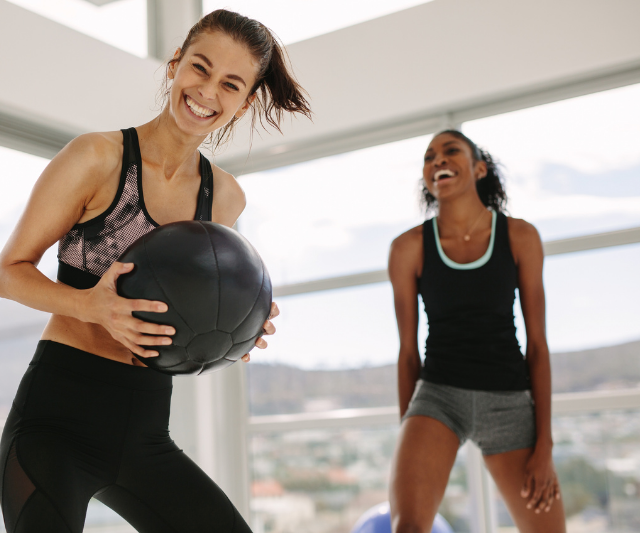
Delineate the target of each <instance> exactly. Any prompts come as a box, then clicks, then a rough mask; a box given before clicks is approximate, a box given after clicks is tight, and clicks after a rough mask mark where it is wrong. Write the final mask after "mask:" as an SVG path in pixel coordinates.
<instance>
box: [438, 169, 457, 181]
mask: <svg viewBox="0 0 640 533" xmlns="http://www.w3.org/2000/svg"><path fill="white" fill-rule="evenodd" d="M454 176H455V173H454V172H453V171H451V170H449V169H448V168H445V169H443V170H438V172H436V173H435V174H434V175H433V181H434V182H435V183H438V182H439V181H442V180H445V179H447V178H453V177H454Z"/></svg>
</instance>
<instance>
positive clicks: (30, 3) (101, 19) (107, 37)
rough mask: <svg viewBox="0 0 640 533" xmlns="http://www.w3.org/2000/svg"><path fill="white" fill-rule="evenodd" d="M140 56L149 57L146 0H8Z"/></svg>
mask: <svg viewBox="0 0 640 533" xmlns="http://www.w3.org/2000/svg"><path fill="white" fill-rule="evenodd" d="M8 1H9V2H11V3H12V4H17V5H19V6H20V7H24V8H25V9H28V10H29V11H33V12H34V13H38V15H42V16H43V17H46V18H48V19H51V20H54V21H56V22H58V23H60V24H63V25H64V26H68V27H69V28H73V29H74V30H76V31H79V32H81V33H84V34H86V35H90V36H91V37H94V38H95V39H98V40H100V41H104V42H105V43H108V44H110V45H112V46H115V47H117V48H120V49H122V50H125V51H126V52H129V53H131V54H134V55H137V56H139V57H146V56H147V2H146V0H117V1H115V2H112V3H109V4H106V5H103V6H96V5H93V4H91V3H90V2H88V1H87V0H8Z"/></svg>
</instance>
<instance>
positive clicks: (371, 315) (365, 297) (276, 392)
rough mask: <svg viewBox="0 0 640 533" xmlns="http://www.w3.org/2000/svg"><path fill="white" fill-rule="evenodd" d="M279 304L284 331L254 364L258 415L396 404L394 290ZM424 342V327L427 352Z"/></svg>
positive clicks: (365, 289) (359, 290)
mask: <svg viewBox="0 0 640 533" xmlns="http://www.w3.org/2000/svg"><path fill="white" fill-rule="evenodd" d="M277 301H278V306H279V307H280V310H281V314H280V316H279V317H278V318H277V319H276V321H275V324H276V327H277V329H278V331H277V333H276V335H274V336H273V337H270V338H269V348H268V349H267V350H266V351H264V352H258V353H255V352H253V354H254V355H252V360H251V364H249V365H247V375H248V379H249V383H248V391H249V395H250V406H251V407H250V408H251V413H252V414H253V415H266V414H278V413H296V412H309V411H327V410H331V409H344V408H356V407H382V406H389V405H396V403H397V389H396V360H397V357H398V347H399V344H398V334H397V329H396V321H395V315H394V310H393V297H392V293H391V285H390V284H389V283H378V284H373V285H364V286H361V287H353V288H349V289H340V290H334V291H323V292H317V293H310V294H305V295H300V296H289V297H286V298H279V299H278V300H277ZM422 318H423V317H422ZM425 338H426V326H425V324H424V320H421V323H420V331H419V339H420V340H419V346H420V349H421V350H422V347H423V346H424V339H425Z"/></svg>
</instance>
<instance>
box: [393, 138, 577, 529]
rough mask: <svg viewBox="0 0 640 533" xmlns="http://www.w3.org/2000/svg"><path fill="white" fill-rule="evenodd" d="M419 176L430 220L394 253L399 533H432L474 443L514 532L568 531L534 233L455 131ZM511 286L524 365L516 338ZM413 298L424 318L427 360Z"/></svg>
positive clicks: (479, 154)
mask: <svg viewBox="0 0 640 533" xmlns="http://www.w3.org/2000/svg"><path fill="white" fill-rule="evenodd" d="M423 180H424V192H425V200H426V204H427V208H428V209H429V208H433V207H437V212H438V214H437V216H434V217H433V218H431V219H429V220H427V221H426V222H425V223H424V224H423V225H421V226H418V227H416V228H413V229H411V230H409V231H408V232H406V233H404V234H402V235H400V236H399V237H398V238H396V239H395V240H394V242H393V244H392V246H391V252H390V256H389V276H390V278H391V283H392V285H393V291H394V302H395V309H396V317H397V321H398V330H399V335H400V354H399V360H398V388H399V400H400V413H401V415H402V419H403V421H402V426H401V431H400V437H399V442H398V448H397V450H396V455H395V458H394V463H393V469H392V480H391V514H392V523H393V529H394V532H395V533H413V532H418V531H430V528H431V524H432V523H433V520H434V518H435V515H436V512H437V510H438V506H439V505H440V502H441V501H442V498H443V495H444V491H445V488H446V485H447V482H448V478H449V474H450V471H451V468H452V467H453V463H454V461H455V458H456V454H457V450H458V448H459V446H460V445H462V443H463V442H464V441H465V440H466V439H470V440H472V441H474V442H475V443H476V444H477V445H478V446H479V447H480V449H481V450H482V453H483V456H484V459H485V464H486V465H487V468H488V470H489V472H490V473H491V475H492V476H493V478H494V480H495V482H496V484H497V486H498V489H499V490H500V492H501V493H502V496H503V498H504V501H505V502H506V504H507V507H508V509H509V511H510V513H511V515H512V518H513V520H514V522H515V523H516V525H517V526H518V528H519V530H520V531H526V532H540V533H564V531H565V523H564V510H563V506H562V502H561V501H560V489H559V486H558V480H557V477H556V473H555V469H554V466H553V460H552V455H551V450H552V446H553V442H552V437H551V370H550V363H549V350H548V347H547V342H546V337H545V303H544V289H543V285H542V262H543V251H542V243H541V241H540V237H539V235H538V233H537V231H536V230H535V228H534V227H533V226H532V225H531V224H529V223H527V222H525V221H524V220H518V219H513V218H508V217H506V216H505V215H504V213H503V209H504V206H505V204H506V195H505V193H504V190H503V187H502V183H501V180H500V176H499V174H498V172H497V169H496V165H495V164H494V162H493V161H492V159H491V156H490V155H489V154H488V153H486V152H483V151H481V150H479V149H478V147H477V146H476V145H475V144H474V143H473V142H472V141H471V140H470V139H468V138H467V137H466V136H465V135H463V134H462V133H460V132H458V131H455V130H447V131H444V132H441V133H439V134H437V135H436V136H435V137H434V138H433V140H432V141H431V143H430V144H429V147H428V149H427V151H426V154H425V158H424V168H423ZM516 288H517V289H518V291H519V295H520V302H521V305H522V312H523V315H524V319H525V325H526V332H527V346H526V352H525V354H526V357H524V356H523V354H522V352H521V350H520V347H519V345H518V341H517V339H516V335H515V326H514V315H513V306H514V299H515V290H516ZM419 295H420V296H421V297H422V299H423V302H424V307H425V311H426V313H427V317H428V323H429V335H428V338H427V343H426V350H425V360H424V364H421V361H420V355H419V349H418V346H417V343H416V337H417V327H418V312H419V310H418V296H419Z"/></svg>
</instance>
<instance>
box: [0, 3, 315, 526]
mask: <svg viewBox="0 0 640 533" xmlns="http://www.w3.org/2000/svg"><path fill="white" fill-rule="evenodd" d="M166 69H167V70H166V75H167V79H166V80H165V81H166V89H167V90H166V94H165V96H166V100H167V102H166V105H164V107H163V109H162V111H161V113H160V114H159V115H158V116H157V117H156V118H155V119H154V120H152V121H151V122H149V123H147V124H144V125H142V126H139V127H136V128H129V129H124V130H122V131H114V132H106V133H90V134H86V135H82V136H80V137H78V138H77V139H75V140H73V141H72V142H71V143H69V145H68V146H66V147H65V148H64V149H63V150H62V151H61V152H60V153H59V154H58V155H57V156H56V157H55V158H54V159H53V160H52V161H51V163H50V164H49V165H48V167H47V168H46V169H45V171H44V172H43V174H42V176H41V177H40V179H39V180H38V182H37V184H36V186H35V188H34V190H33V193H32V195H31V198H30V200H29V203H28V205H27V208H26V210H25V213H24V214H23V216H22V217H21V219H20V221H19V223H18V225H17V226H16V229H15V231H14V233H13V235H12V237H11V238H10V239H9V241H8V243H7V245H6V246H5V248H4V250H3V251H2V255H1V256H0V297H3V298H9V299H12V300H15V301H18V302H20V303H22V304H24V305H27V306H30V307H33V308H35V309H39V310H41V311H45V312H48V313H51V314H52V317H51V319H50V321H49V323H48V325H47V327H46V329H45V331H44V333H43V335H42V340H41V341H40V343H39V344H38V347H37V349H36V353H35V356H34V358H33V361H32V362H31V364H30V365H29V369H28V370H27V372H26V374H25V376H24V378H23V380H22V382H21V384H20V387H19V389H18V393H17V395H16V398H15V401H14V403H13V407H12V410H11V412H10V414H9V417H8V419H7V421H6V424H5V427H4V431H3V434H2V441H1V443H0V502H1V505H2V514H3V518H4V522H5V525H6V530H7V532H8V533H34V532H38V533H53V532H55V533H63V532H64V533H80V532H81V531H82V530H83V527H84V519H85V514H86V510H87V505H88V502H89V500H90V498H92V497H95V498H97V499H99V500H100V501H102V502H104V503H105V504H106V505H108V506H110V507H111V508H112V509H114V510H115V511H116V512H117V513H119V514H120V515H122V516H123V517H124V518H125V519H126V520H127V521H129V522H130V523H131V524H132V525H133V526H134V527H135V528H136V529H137V530H138V531H140V532H146V533H165V532H166V533H169V532H171V533H176V532H193V533H203V532H205V531H220V532H224V533H226V532H229V533H231V532H247V531H249V527H248V526H247V524H246V523H245V522H244V520H243V519H242V517H241V516H240V515H239V513H238V512H237V510H236V509H235V508H234V506H233V505H232V504H231V502H230V501H229V499H228V498H227V497H226V496H225V495H224V493H223V492H222V491H221V490H220V489H219V488H218V487H217V485H216V484H215V483H214V482H213V481H212V480H211V479H210V478H209V477H208V476H207V475H206V474H205V473H204V472H203V471H202V470H201V469H200V468H198V466H197V465H196V464H195V463H193V462H192V461H191V460H190V459H189V458H188V457H187V456H186V455H185V454H184V453H183V452H182V450H181V449H180V448H179V447H178V446H177V445H176V444H175V443H174V442H173V441H172V440H171V437H170V436H169V430H168V422H169V405H170V397H171V377H170V376H167V375H165V374H161V373H158V372H155V371H154V370H151V369H148V368H146V366H145V365H144V364H142V363H140V362H139V361H138V359H137V358H136V357H133V355H132V352H133V353H135V354H137V355H139V356H141V357H143V358H144V357H154V356H156V355H157V352H156V351H155V350H154V349H153V346H155V345H161V344H170V343H171V335H172V334H173V333H174V331H173V329H172V328H170V327H168V326H162V325H156V324H151V323H147V322H143V321H141V320H138V319H136V318H134V317H133V316H132V312H133V311H151V312H164V311H166V310H167V306H166V304H164V303H162V302H154V301H146V300H127V299H124V298H121V297H119V296H118V294H117V292H116V280H117V278H118V276H120V275H121V274H124V273H126V272H129V271H130V270H131V268H132V267H133V265H130V264H127V265H125V264H122V263H119V262H117V258H118V257H119V256H120V254H121V253H122V251H124V250H125V249H126V248H127V247H128V245H129V244H130V243H131V242H133V241H134V240H136V239H137V238H138V237H140V236H142V235H144V234H145V233H147V232H149V231H151V230H153V229H154V228H155V227H157V226H158V225H161V224H166V223H169V222H175V221H179V220H193V219H197V220H212V221H215V222H218V223H220V224H224V225H226V226H229V227H231V226H233V225H234V223H235V222H236V220H237V218H238V216H239V215H240V213H241V212H242V210H243V209H244V205H245V200H244V194H243V192H242V190H241V188H240V186H239V185H238V184H237V182H236V181H235V179H234V178H233V176H231V175H230V174H227V173H226V172H224V171H222V170H221V169H219V168H217V167H215V166H212V165H211V164H210V162H209V161H208V160H207V159H206V158H205V157H203V156H202V155H201V154H200V153H199V152H198V147H199V146H200V145H201V144H202V142H203V141H205V139H206V138H207V137H211V138H212V141H213V144H214V146H217V145H218V144H220V143H221V142H224V140H225V139H226V138H228V137H229V134H230V133H231V132H232V130H233V128H234V126H235V124H236V123H237V122H238V120H240V118H241V117H242V116H243V115H244V114H245V113H246V112H247V111H250V112H251V114H252V115H253V118H254V120H255V119H257V120H259V121H260V123H262V122H263V120H266V122H267V123H269V124H271V125H272V126H274V127H276V128H278V126H279V123H280V120H281V118H282V115H283V112H292V113H302V114H303V115H306V116H309V115H310V110H309V106H308V103H307V101H306V99H305V96H304V92H303V90H302V88H301V87H300V86H299V85H298V83H297V82H296V81H295V79H294V78H293V76H292V75H291V73H290V72H289V69H288V67H287V65H286V62H285V56H284V52H283V50H282V49H281V47H280V45H279V44H278V42H277V41H276V39H275V37H274V36H273V35H272V33H271V32H270V31H269V30H268V29H267V28H266V27H265V26H263V25H262V24H260V23H259V22H257V21H255V20H252V19H249V18H247V17H243V16H241V15H238V14H237V13H233V12H230V11H226V10H217V11H214V12H212V13H210V14H209V15H207V16H205V17H204V18H202V19H201V20H200V22H198V23H197V24H196V25H195V26H194V27H193V28H192V29H191V31H190V32H189V34H188V35H187V38H186V39H185V41H184V43H183V45H182V47H181V48H179V49H178V50H177V51H176V53H175V55H174V57H173V58H172V59H171V60H170V61H169V62H168V63H167V65H166ZM124 82H125V83H126V80H124ZM70 89H71V88H70ZM73 90H82V88H77V87H75V88H73ZM129 90H136V88H135V87H129ZM103 104H104V103H103V102H96V105H103ZM105 109H106V108H105ZM57 241H59V255H58V257H59V260H60V268H59V271H58V283H53V282H52V281H50V280H49V279H48V278H46V277H45V276H44V275H43V274H42V273H40V272H39V271H38V269H37V268H36V266H37V264H38V261H39V260H40V258H41V257H42V255H43V253H44V252H45V251H46V250H47V249H48V248H49V247H50V246H52V245H53V244H54V243H55V242H57ZM277 314H278V310H277V307H276V306H275V305H274V307H273V308H272V310H271V317H273V316H276V315H277ZM264 329H265V333H267V334H272V333H273V332H274V331H275V330H274V327H273V325H272V324H271V322H270V321H267V322H266V323H265V324H264ZM256 344H257V345H258V347H260V348H264V347H266V342H265V341H264V340H259V341H258V342H256ZM142 346H147V348H146V349H145V348H143V347H142ZM243 359H244V360H245V361H248V355H246V356H245V357H243Z"/></svg>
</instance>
